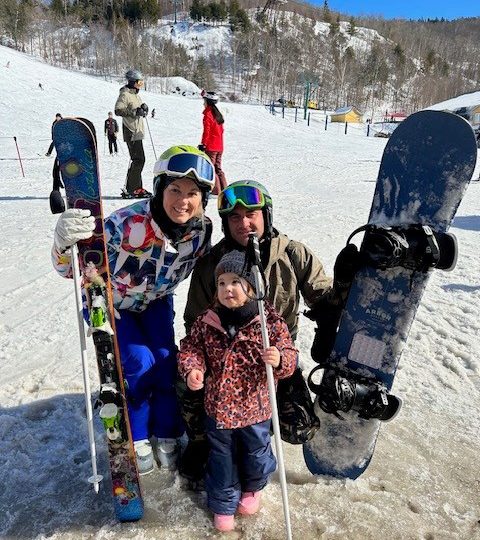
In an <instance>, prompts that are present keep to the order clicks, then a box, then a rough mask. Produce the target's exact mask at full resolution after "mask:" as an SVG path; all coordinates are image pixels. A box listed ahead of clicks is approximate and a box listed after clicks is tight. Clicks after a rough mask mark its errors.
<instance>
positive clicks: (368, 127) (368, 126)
mask: <svg viewBox="0 0 480 540" xmlns="http://www.w3.org/2000/svg"><path fill="white" fill-rule="evenodd" d="M369 135H370V124H367V137H368V136H369Z"/></svg>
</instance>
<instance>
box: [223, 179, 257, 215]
mask: <svg viewBox="0 0 480 540" xmlns="http://www.w3.org/2000/svg"><path fill="white" fill-rule="evenodd" d="M265 199H266V197H265V194H264V193H262V191H260V189H258V187H256V186H251V185H248V184H244V185H239V186H238V185H237V186H231V187H227V188H225V189H224V190H223V191H222V192H221V193H220V195H219V196H218V213H219V214H220V215H221V216H224V215H225V214H229V213H230V212H231V211H232V210H233V209H234V208H235V206H236V205H237V204H241V205H242V206H243V207H244V208H246V209H247V210H259V209H260V208H263V207H264V206H265V202H266V200H265Z"/></svg>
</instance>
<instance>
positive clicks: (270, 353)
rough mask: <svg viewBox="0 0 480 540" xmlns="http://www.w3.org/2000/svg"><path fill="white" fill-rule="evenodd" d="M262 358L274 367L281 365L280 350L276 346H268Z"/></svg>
mask: <svg viewBox="0 0 480 540" xmlns="http://www.w3.org/2000/svg"><path fill="white" fill-rule="evenodd" d="M262 360H263V361H264V362H265V364H268V365H270V366H272V367H274V368H277V367H278V366H279V365H280V351H279V350H278V349H277V348H276V347H268V349H265V350H264V351H263V352H262Z"/></svg>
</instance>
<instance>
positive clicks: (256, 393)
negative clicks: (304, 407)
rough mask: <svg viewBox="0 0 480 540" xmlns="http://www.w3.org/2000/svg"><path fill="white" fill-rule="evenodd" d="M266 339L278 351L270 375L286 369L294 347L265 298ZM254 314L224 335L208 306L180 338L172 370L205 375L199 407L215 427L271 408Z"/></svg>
mask: <svg viewBox="0 0 480 540" xmlns="http://www.w3.org/2000/svg"><path fill="white" fill-rule="evenodd" d="M265 312H266V317H267V328H268V335H269V339H270V345H271V346H275V347H277V349H278V350H279V351H280V364H279V366H278V368H274V370H273V374H274V377H275V379H284V378H286V377H289V376H290V375H292V373H293V372H294V370H295V366H296V362H297V350H296V349H295V347H294V345H293V341H292V338H291V337H290V333H289V331H288V328H287V325H286V323H285V321H284V320H283V319H282V318H281V317H280V315H278V313H277V312H276V311H275V310H274V308H273V307H272V306H271V305H270V304H267V303H266V304H265ZM262 350H263V343H262V332H261V327H260V316H259V315H257V316H255V317H254V318H253V319H252V320H251V321H250V322H248V323H247V324H245V325H244V326H242V327H241V328H240V329H239V330H238V332H237V334H236V335H235V337H234V338H233V340H232V338H230V337H229V335H228V334H227V331H226V330H225V329H224V328H223V327H222V325H221V323H220V319H219V317H218V315H217V314H216V313H215V312H214V311H213V310H211V309H209V310H207V311H205V312H204V313H202V314H201V315H200V316H199V317H198V318H197V320H196V321H195V323H194V325H193V327H192V330H191V332H190V334H188V335H187V336H186V337H185V338H184V339H182V341H181V342H180V352H179V353H178V370H179V373H180V375H182V376H183V377H185V378H186V377H187V375H188V374H189V373H190V371H192V369H199V370H201V371H202V372H203V373H204V374H206V377H205V410H206V412H207V414H208V415H209V416H210V417H211V418H213V419H214V420H215V421H216V422H217V428H218V429H236V428H242V427H245V426H251V425H253V424H257V423H258V422H263V421H265V420H268V419H269V418H271V416H272V409H271V407H270V401H269V398H268V385H267V372H266V369H265V363H264V362H263V361H262V359H261V357H260V354H261V351H262Z"/></svg>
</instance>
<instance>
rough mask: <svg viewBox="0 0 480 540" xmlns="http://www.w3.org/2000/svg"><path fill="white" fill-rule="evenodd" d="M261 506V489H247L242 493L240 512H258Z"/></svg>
mask: <svg viewBox="0 0 480 540" xmlns="http://www.w3.org/2000/svg"><path fill="white" fill-rule="evenodd" d="M259 508H260V491H247V492H245V493H242V497H241V498H240V503H239V505H238V513H239V514H242V515H244V516H251V515H252V514H256V513H257V512H258V509H259Z"/></svg>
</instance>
